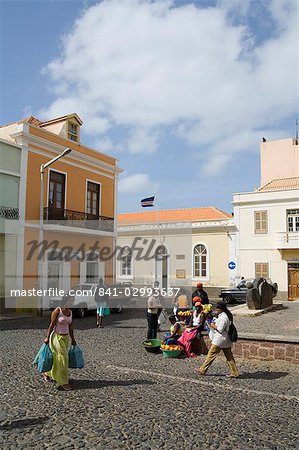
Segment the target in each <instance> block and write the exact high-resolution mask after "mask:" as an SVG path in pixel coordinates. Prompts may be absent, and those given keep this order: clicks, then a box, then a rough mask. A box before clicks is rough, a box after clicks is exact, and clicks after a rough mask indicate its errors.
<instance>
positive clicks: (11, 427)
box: [0, 416, 49, 431]
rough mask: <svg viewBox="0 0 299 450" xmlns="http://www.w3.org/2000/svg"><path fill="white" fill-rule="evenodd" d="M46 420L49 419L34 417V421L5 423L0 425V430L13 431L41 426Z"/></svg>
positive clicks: (22, 420)
mask: <svg viewBox="0 0 299 450" xmlns="http://www.w3.org/2000/svg"><path fill="white" fill-rule="evenodd" d="M47 420H49V417H47V416H45V417H36V418H34V419H20V420H13V421H12V422H10V423H6V424H4V425H0V430H6V431H9V430H14V429H16V428H26V427H32V426H33V425H42V424H44V423H45V422H46V421H47Z"/></svg>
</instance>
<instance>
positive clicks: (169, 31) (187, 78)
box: [0, 0, 298, 212]
mask: <svg viewBox="0 0 299 450" xmlns="http://www.w3.org/2000/svg"><path fill="white" fill-rule="evenodd" d="M0 5H1V29H2V31H1V34H2V35H1V41H2V48H1V63H2V64H1V65H2V78H1V87H2V99H1V123H9V122H12V121H15V120H18V119H20V118H22V117H25V116H27V115H29V114H33V115H35V116H37V117H39V118H41V119H48V118H53V117H55V116H58V115H63V114H66V113H70V112H77V113H78V114H79V115H80V116H81V117H82V119H83V121H84V133H83V139H82V141H83V143H85V144H86V145H89V146H91V147H94V148H96V149H98V150H101V151H107V152H109V153H111V154H112V155H114V156H116V157H117V158H118V159H119V160H120V166H121V167H122V168H123V169H124V173H123V174H122V175H121V181H120V193H119V210H120V211H121V212H124V211H138V210H140V209H141V208H140V199H141V198H142V197H143V196H146V195H150V194H152V193H153V192H157V194H158V199H159V207H160V208H161V209H166V208H181V207H192V206H208V205H214V206H216V207H219V208H221V209H224V210H226V211H228V212H230V211H231V199H232V193H233V192H242V191H249V190H252V189H253V188H254V187H256V186H258V185H259V142H260V140H261V137H262V136H265V137H266V138H267V139H269V140H270V139H278V138H284V137H290V136H293V135H294V130H295V125H294V124H295V118H296V116H298V88H297V77H298V56H297V48H296V42H298V3H297V2H296V1H295V0H294V1H293V0H265V1H259V0H217V1H216V0H213V1H212V0H211V1H208V0H197V1H193V2H191V1H187V0H184V1H173V2H171V1H166V0H159V1H152V2H150V1H145V0H144V1H142V0H140V1H137V0H111V1H104V2H95V1H9V2H8V1H2V2H1V3H0Z"/></svg>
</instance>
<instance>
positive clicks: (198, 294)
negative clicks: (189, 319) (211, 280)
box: [192, 283, 209, 305]
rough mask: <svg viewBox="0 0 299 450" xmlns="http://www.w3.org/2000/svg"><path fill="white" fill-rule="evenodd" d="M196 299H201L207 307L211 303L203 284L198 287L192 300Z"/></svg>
mask: <svg viewBox="0 0 299 450" xmlns="http://www.w3.org/2000/svg"><path fill="white" fill-rule="evenodd" d="M194 297H200V299H201V303H202V305H207V304H208V303H209V297H208V294H207V293H206V291H204V289H203V284H202V283H198V284H197V285H196V290H195V291H194V292H193V294H192V299H194Z"/></svg>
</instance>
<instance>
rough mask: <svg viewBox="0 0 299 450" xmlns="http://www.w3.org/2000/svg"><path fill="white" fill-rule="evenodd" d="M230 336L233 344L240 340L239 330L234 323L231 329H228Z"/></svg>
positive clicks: (231, 324)
mask: <svg viewBox="0 0 299 450" xmlns="http://www.w3.org/2000/svg"><path fill="white" fill-rule="evenodd" d="M228 335H229V338H230V340H231V341H232V342H237V340H238V332H237V328H236V327H235V325H234V323H233V322H231V323H230V326H229V329H228Z"/></svg>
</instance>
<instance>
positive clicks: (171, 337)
mask: <svg viewBox="0 0 299 450" xmlns="http://www.w3.org/2000/svg"><path fill="white" fill-rule="evenodd" d="M169 322H170V323H171V326H170V333H166V338H165V340H164V342H165V343H166V344H174V345H175V344H177V340H178V339H179V337H180V336H181V335H182V327H181V324H180V322H178V321H177V320H176V317H175V315H171V316H169Z"/></svg>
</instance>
